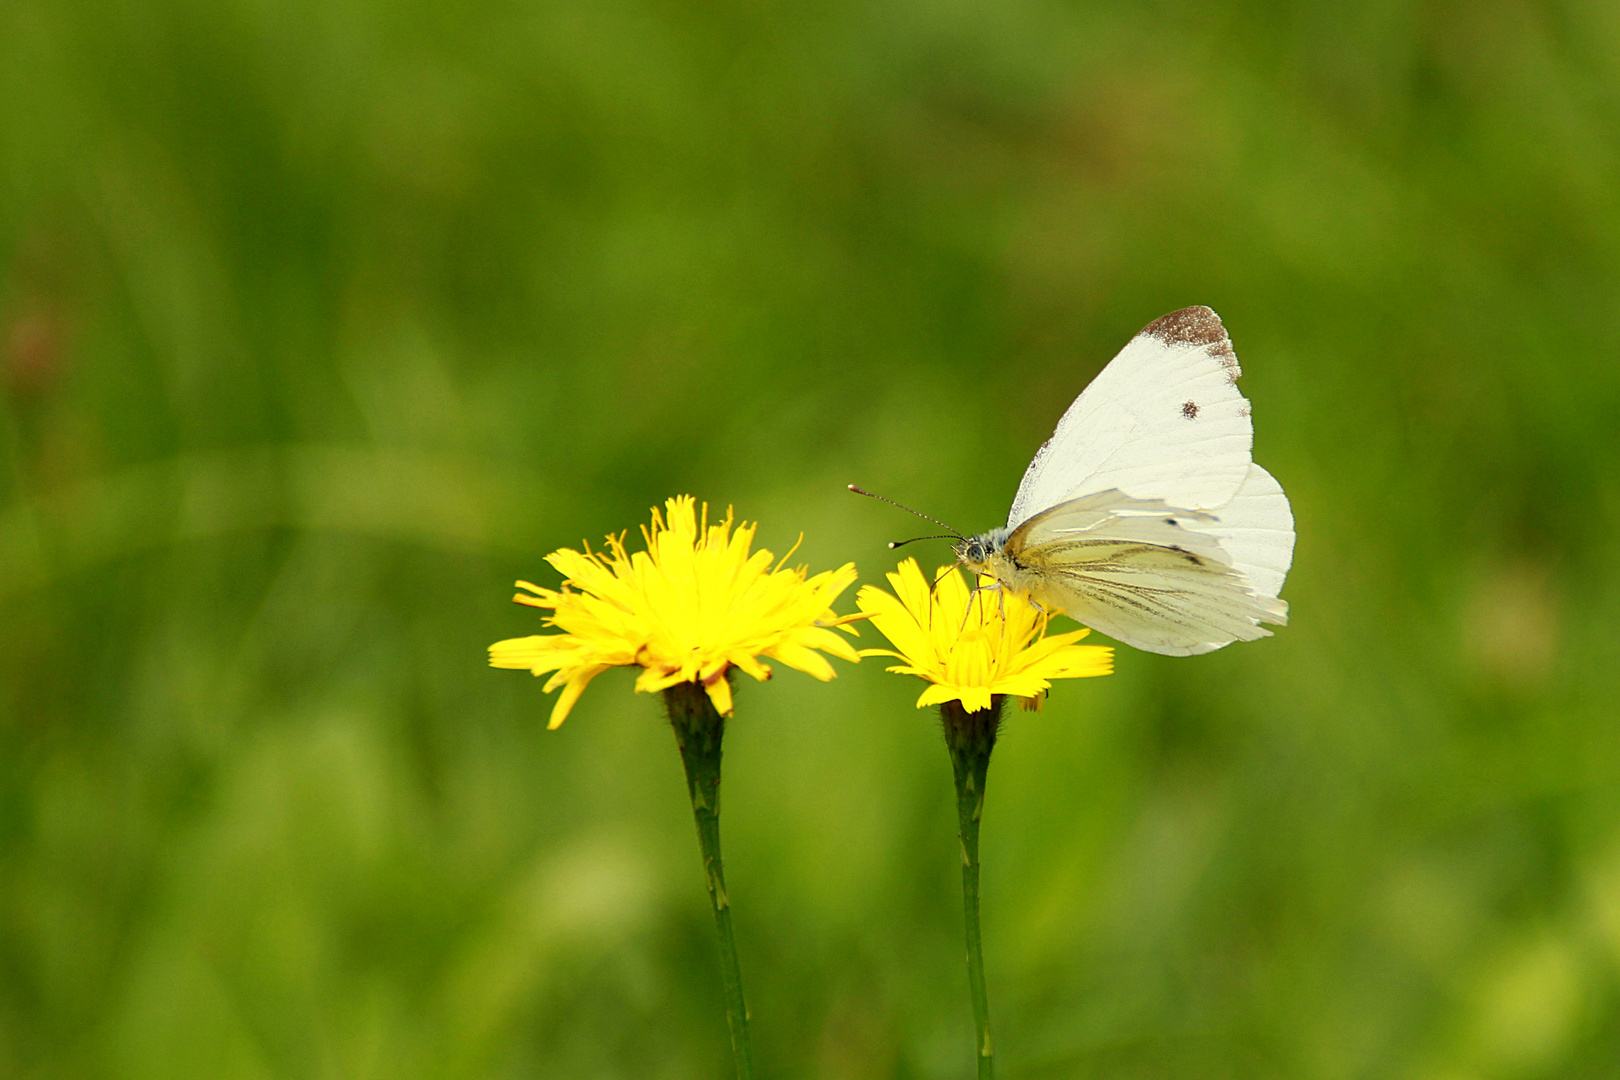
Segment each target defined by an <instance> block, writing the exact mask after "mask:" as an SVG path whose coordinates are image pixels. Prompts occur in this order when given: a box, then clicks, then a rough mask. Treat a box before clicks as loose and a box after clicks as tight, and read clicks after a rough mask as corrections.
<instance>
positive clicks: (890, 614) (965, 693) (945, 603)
mask: <svg viewBox="0 0 1620 1080" xmlns="http://www.w3.org/2000/svg"><path fill="white" fill-rule="evenodd" d="M939 575H940V576H939V578H938V581H937V584H933V585H932V586H930V582H929V580H928V579H927V578H925V577H923V574H922V571H921V570H920V569H919V568H918V566H917V560H915V559H906V560H905V561H904V562H902V563H901V564H900V566H899V568H898V569H897V570H896V571H895V572H893V573H891V574H889V575H888V579H889V586H890V588H892V589H893V590H894V593H893V595H890V594H889V593H887V592H884V591H883V590H882V589H880V588H878V587H876V586H874V585H864V586H862V587H861V591H860V593H859V594H858V595H857V596H856V598H855V603H856V606H858V607H859V608H860V609H861V611H863V612H865V613H866V614H868V615H870V616H871V618H872V625H873V626H875V627H877V628H878V630H879V631H881V632H882V634H883V636H884V637H886V638H888V639H889V641H890V642H891V643H892V644H893V645H894V648H893V649H892V650H891V649H865V650H862V653H861V655H863V656H892V657H895V658H896V659H898V660H900V661H901V663H899V664H897V665H895V666H893V667H891V668H889V669H888V670H890V671H894V672H899V673H900V674H903V675H916V676H918V677H919V678H922V679H924V680H926V681H927V682H928V683H929V686H928V688H927V689H926V690H924V691H923V693H922V696H921V697H919V698H918V699H917V707H918V708H919V709H920V708H923V707H925V706H928V705H941V704H944V703H945V702H947V701H961V703H962V707H963V708H964V709H966V710H967V711H968V712H979V711H982V710H984V709H988V708H990V705H991V697H992V695H995V694H1006V695H1010V696H1013V697H1019V698H1022V699H1024V702H1025V703H1026V705H1030V706H1031V707H1036V706H1038V705H1039V702H1040V699H1041V696H1042V695H1044V694H1045V692H1046V691H1047V690H1048V689H1050V688H1051V685H1052V680H1053V679H1077V678H1084V677H1086V676H1090V675H1107V674H1109V673H1111V672H1112V671H1113V670H1114V650H1113V649H1111V648H1109V647H1108V646H1106V645H1076V644H1075V642H1077V641H1079V640H1080V639H1081V638H1083V637H1085V636H1086V635H1087V634H1089V633H1091V631H1089V630H1086V629H1084V628H1082V629H1079V630H1074V631H1070V632H1068V633H1063V634H1052V635H1048V634H1047V633H1046V624H1047V619H1048V616H1047V615H1046V614H1045V613H1043V612H1042V611H1041V610H1040V609H1039V608H1037V607H1036V606H1035V605H1034V604H1032V603H1030V602H1029V598H1028V597H1026V596H1024V595H1023V594H1022V593H1012V592H1008V591H1005V590H998V589H994V588H981V589H977V590H970V589H969V588H968V585H967V583H966V581H964V580H963V578H962V574H961V572H960V571H959V570H958V569H957V568H956V567H945V568H941V570H940V571H939Z"/></svg>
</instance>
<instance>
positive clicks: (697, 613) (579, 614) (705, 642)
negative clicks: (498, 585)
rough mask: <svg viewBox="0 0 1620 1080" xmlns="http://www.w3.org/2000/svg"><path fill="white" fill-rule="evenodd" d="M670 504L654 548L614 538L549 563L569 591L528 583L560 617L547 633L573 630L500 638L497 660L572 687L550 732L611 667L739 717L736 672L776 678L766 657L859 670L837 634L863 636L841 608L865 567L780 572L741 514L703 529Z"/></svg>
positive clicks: (692, 508) (558, 554) (828, 673)
mask: <svg viewBox="0 0 1620 1080" xmlns="http://www.w3.org/2000/svg"><path fill="white" fill-rule="evenodd" d="M664 506H665V510H664V512H662V513H660V512H659V511H658V510H657V509H654V510H653V512H652V524H651V526H643V527H642V530H641V534H642V539H643V540H644V541H645V544H646V550H644V551H637V552H630V551H628V550H627V549H626V548H625V545H624V536H623V534H620V535H618V536H609V537H608V538H607V550H606V551H603V552H593V551H591V550H589V548H587V549H586V550H585V551H584V552H578V551H574V550H573V549H571V548H562V549H560V550H558V551H554V552H552V553H551V554H550V555H547V556H546V561H547V562H548V563H550V564H551V565H552V566H553V567H554V568H555V569H556V570H557V571H558V572H559V573H561V574H562V575H563V582H562V586H561V588H560V589H555V590H553V589H547V588H543V587H541V586H539V585H531V584H530V583H529V582H527V581H520V582H518V583H517V585H518V588H520V589H523V590H525V592H521V593H519V594H517V595H516V596H514V597H513V599H514V600H516V601H517V602H518V603H520V604H527V605H528V606H530V607H537V608H548V609H550V610H551V612H552V614H551V615H550V617H549V618H547V620H546V624H547V625H548V626H554V627H556V628H557V629H559V630H561V631H562V633H560V634H535V635H532V636H530V637H521V638H511V639H509V640H507V641H497V642H496V643H495V644H494V645H491V646H490V648H489V662H490V664H491V666H493V667H499V668H518V669H522V670H527V671H530V672H533V673H534V674H535V675H544V674H546V673H547V672H551V673H552V674H551V678H550V679H549V680H548V681H547V683H546V687H545V689H546V692H547V693H549V692H551V691H552V690H555V689H557V688H558V687H561V688H562V693H561V694H560V695H559V696H558V698H557V703H556V705H555V706H554V707H553V708H552V710H551V723H550V725H549V726H551V727H553V728H555V727H557V726H558V725H560V724H561V723H562V722H563V721H564V720H565V719H567V717H568V713H569V710H571V709H572V708H573V707H574V703H575V702H576V701H578V700H579V695H580V694H581V693H583V692H584V690H585V687H586V686H587V685H589V684H590V681H591V680H592V679H594V678H596V676H598V675H600V674H601V673H602V672H604V671H606V670H607V669H608V668H610V667H620V666H623V667H629V666H638V667H640V668H641V669H642V671H641V674H640V676H639V677H638V678H637V679H636V691H637V693H641V692H648V693H651V692H653V691H658V690H663V689H665V688H667V687H670V686H674V685H675V684H676V683H681V682H694V683H698V684H700V685H702V686H703V687H704V688H705V689H706V690H707V691H708V695H709V699H710V700H711V701H712V702H713V703H714V707H715V709H716V711H718V712H719V713H720V714H721V715H722V716H730V715H731V686H730V683H728V682H727V680H726V675H727V672H728V671H730V669H731V668H733V667H735V668H737V669H739V670H741V671H743V672H746V673H747V674H749V675H752V676H753V677H754V678H756V679H760V680H764V679H768V678H770V677H771V669H770V667H769V666H767V665H766V664H764V663H762V662H761V661H760V659H759V658H760V657H761V656H768V657H771V658H773V659H776V660H780V661H781V662H782V663H784V664H786V665H787V666H789V667H791V668H796V669H798V670H799V671H803V672H805V673H806V674H808V675H812V676H814V677H815V678H817V679H821V680H823V681H825V680H827V679H831V678H832V677H833V675H834V672H833V668H832V665H831V664H829V663H828V662H827V660H826V658H825V657H824V656H822V653H826V654H827V655H828V656H836V657H838V658H840V659H843V660H848V661H851V662H857V661H859V659H860V656H859V654H858V653H857V652H856V651H855V649H854V648H853V647H852V646H851V645H850V644H849V642H848V641H846V640H844V638H842V637H840V636H839V635H838V634H836V633H834V632H833V628H835V627H836V628H837V629H839V630H843V631H844V632H846V633H849V634H854V633H855V631H854V629H853V628H852V627H850V626H848V625H847V624H848V623H850V622H851V621H853V620H856V619H861V618H864V617H865V616H863V615H851V616H843V617H840V616H838V615H836V614H834V613H833V611H832V604H833V601H834V600H836V599H837V598H838V596H839V594H840V593H842V592H843V591H844V590H845V589H847V588H848V587H849V586H850V585H851V584H853V583H854V581H855V577H856V574H855V564H854V563H846V564H845V565H843V566H842V567H840V568H838V569H837V570H829V571H826V572H823V573H820V574H817V575H815V576H814V577H807V576H806V570H805V568H804V567H802V566H801V567H797V568H793V569H784V568H783V566H782V564H781V563H776V564H775V565H774V566H773V560H774V556H773V555H772V554H771V553H770V552H769V551H766V550H764V549H761V550H759V551H754V552H750V550H749V549H750V547H751V546H752V544H753V539H754V529H755V526H754V525H752V524H749V523H747V522H744V523H742V524H741V525H738V526H736V528H735V529H734V528H733V523H732V515H731V512H730V511H729V510H728V511H727V512H726V517H725V520H723V521H720V522H718V523H715V524H710V523H709V522H708V506H707V505H705V506H704V507H703V511H702V518H701V520H700V518H699V513H698V509H697V506H696V504H695V501H694V500H693V498H692V497H691V496H689V495H683V496H679V497H677V498H673V499H670V500H668V501H667V502H666V503H665V504H664ZM792 554H793V553H792V552H791V551H790V552H788V555H792ZM786 559H787V557H786V556H784V557H783V560H782V562H786Z"/></svg>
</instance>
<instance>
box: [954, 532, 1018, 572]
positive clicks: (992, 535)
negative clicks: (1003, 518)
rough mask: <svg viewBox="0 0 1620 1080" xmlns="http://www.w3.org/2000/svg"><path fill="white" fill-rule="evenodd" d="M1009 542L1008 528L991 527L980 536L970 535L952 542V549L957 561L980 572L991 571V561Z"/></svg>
mask: <svg viewBox="0 0 1620 1080" xmlns="http://www.w3.org/2000/svg"><path fill="white" fill-rule="evenodd" d="M1006 542H1007V530H1006V529H991V530H990V531H989V532H987V533H980V534H979V535H978V536H969V537H966V538H965V539H963V540H961V541H959V542H957V543H955V544H952V545H951V551H952V552H953V553H955V555H956V561H957V562H959V563H961V564H962V565H963V566H965V567H967V568H968V569H969V570H971V571H973V572H974V573H978V574H988V573H991V569H990V561H991V559H992V557H993V556H995V555H996V554H998V553H999V552H1000V551H1001V549H1002V546H1003V545H1004V544H1005V543H1006Z"/></svg>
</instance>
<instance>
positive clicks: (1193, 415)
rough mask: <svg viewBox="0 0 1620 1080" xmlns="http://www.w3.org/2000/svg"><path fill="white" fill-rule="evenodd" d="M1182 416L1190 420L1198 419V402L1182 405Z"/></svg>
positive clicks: (1186, 402) (1183, 403)
mask: <svg viewBox="0 0 1620 1080" xmlns="http://www.w3.org/2000/svg"><path fill="white" fill-rule="evenodd" d="M1181 415H1182V416H1185V417H1186V418H1187V419H1189V420H1196V419H1198V402H1196V401H1184V402H1182V404H1181Z"/></svg>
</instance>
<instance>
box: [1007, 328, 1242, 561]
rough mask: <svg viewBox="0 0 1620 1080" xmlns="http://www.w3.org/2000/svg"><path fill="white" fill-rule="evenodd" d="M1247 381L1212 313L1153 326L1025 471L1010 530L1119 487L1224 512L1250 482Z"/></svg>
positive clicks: (1073, 409)
mask: <svg viewBox="0 0 1620 1080" xmlns="http://www.w3.org/2000/svg"><path fill="white" fill-rule="evenodd" d="M1239 374H1241V370H1240V369H1239V367H1238V362H1237V355H1236V354H1235V353H1234V352H1233V350H1232V344H1231V341H1230V340H1228V338H1227V336H1226V329H1225V328H1224V327H1223V326H1222V325H1221V320H1220V317H1219V316H1217V315H1216V314H1215V313H1214V312H1213V311H1211V310H1210V309H1209V308H1207V307H1190V308H1183V309H1182V310H1181V311H1176V312H1172V313H1171V314H1169V315H1166V316H1164V318H1162V319H1159V320H1157V321H1155V322H1153V323H1150V324H1149V325H1148V326H1147V327H1146V328H1144V329H1143V330H1142V332H1141V333H1139V334H1137V335H1136V337H1134V338H1132V339H1131V341H1130V343H1129V344H1127V345H1126V346H1125V348H1124V349H1122V350H1120V353H1119V355H1118V356H1116V357H1114V359H1113V360H1112V361H1110V362H1109V364H1108V366H1107V367H1106V368H1104V369H1103V370H1102V372H1101V373H1100V374H1099V375H1098V376H1097V377H1096V378H1095V379H1094V380H1092V382H1091V385H1090V386H1088V387H1086V389H1085V390H1084V391H1083V392H1082V393H1081V394H1080V396H1079V397H1078V398H1076V399H1075V402H1074V404H1073V405H1071V406H1069V411H1068V412H1066V413H1064V414H1063V419H1062V420H1060V421H1058V426H1057V431H1055V432H1054V433H1053V435H1052V437H1051V438H1050V439H1049V440H1047V442H1046V444H1045V445H1044V446H1042V447H1041V449H1040V451H1039V452H1038V453H1037V454H1036V455H1035V460H1034V461H1032V462H1030V464H1029V468H1028V469H1027V470H1026V471H1025V472H1024V479H1023V482H1022V483H1020V484H1019V487H1018V495H1017V497H1016V498H1015V499H1014V500H1013V505H1012V510H1011V512H1010V513H1009V514H1008V516H1007V525H1008V527H1009V528H1014V529H1016V528H1017V527H1018V526H1019V525H1020V524H1022V523H1023V522H1024V521H1026V520H1028V519H1029V518H1032V517H1034V516H1035V515H1036V514H1038V513H1040V512H1041V511H1042V510H1045V509H1047V508H1049V507H1052V506H1056V505H1058V504H1059V503H1063V502H1067V501H1069V500H1071V499H1073V498H1075V497H1077V496H1082V495H1087V494H1091V493H1095V492H1102V491H1107V490H1109V489H1111V488H1114V489H1118V490H1119V491H1121V492H1123V493H1125V494H1126V495H1128V496H1132V497H1135V498H1139V499H1162V500H1163V501H1164V502H1165V503H1167V504H1168V505H1171V506H1178V507H1186V508H1189V509H1195V510H1203V509H1211V508H1214V507H1218V506H1221V505H1222V504H1224V503H1225V502H1227V501H1228V500H1229V499H1231V498H1232V496H1233V495H1234V494H1236V493H1237V490H1238V488H1239V486H1240V485H1241V484H1242V483H1243V481H1244V479H1245V477H1246V476H1247V475H1248V469H1249V462H1250V457H1249V455H1250V449H1251V446H1252V443H1253V427H1252V425H1251V423H1250V419H1249V404H1248V402H1247V401H1245V400H1244V398H1243V395H1242V394H1241V393H1239V392H1238V389H1237V378H1238V375H1239Z"/></svg>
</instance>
